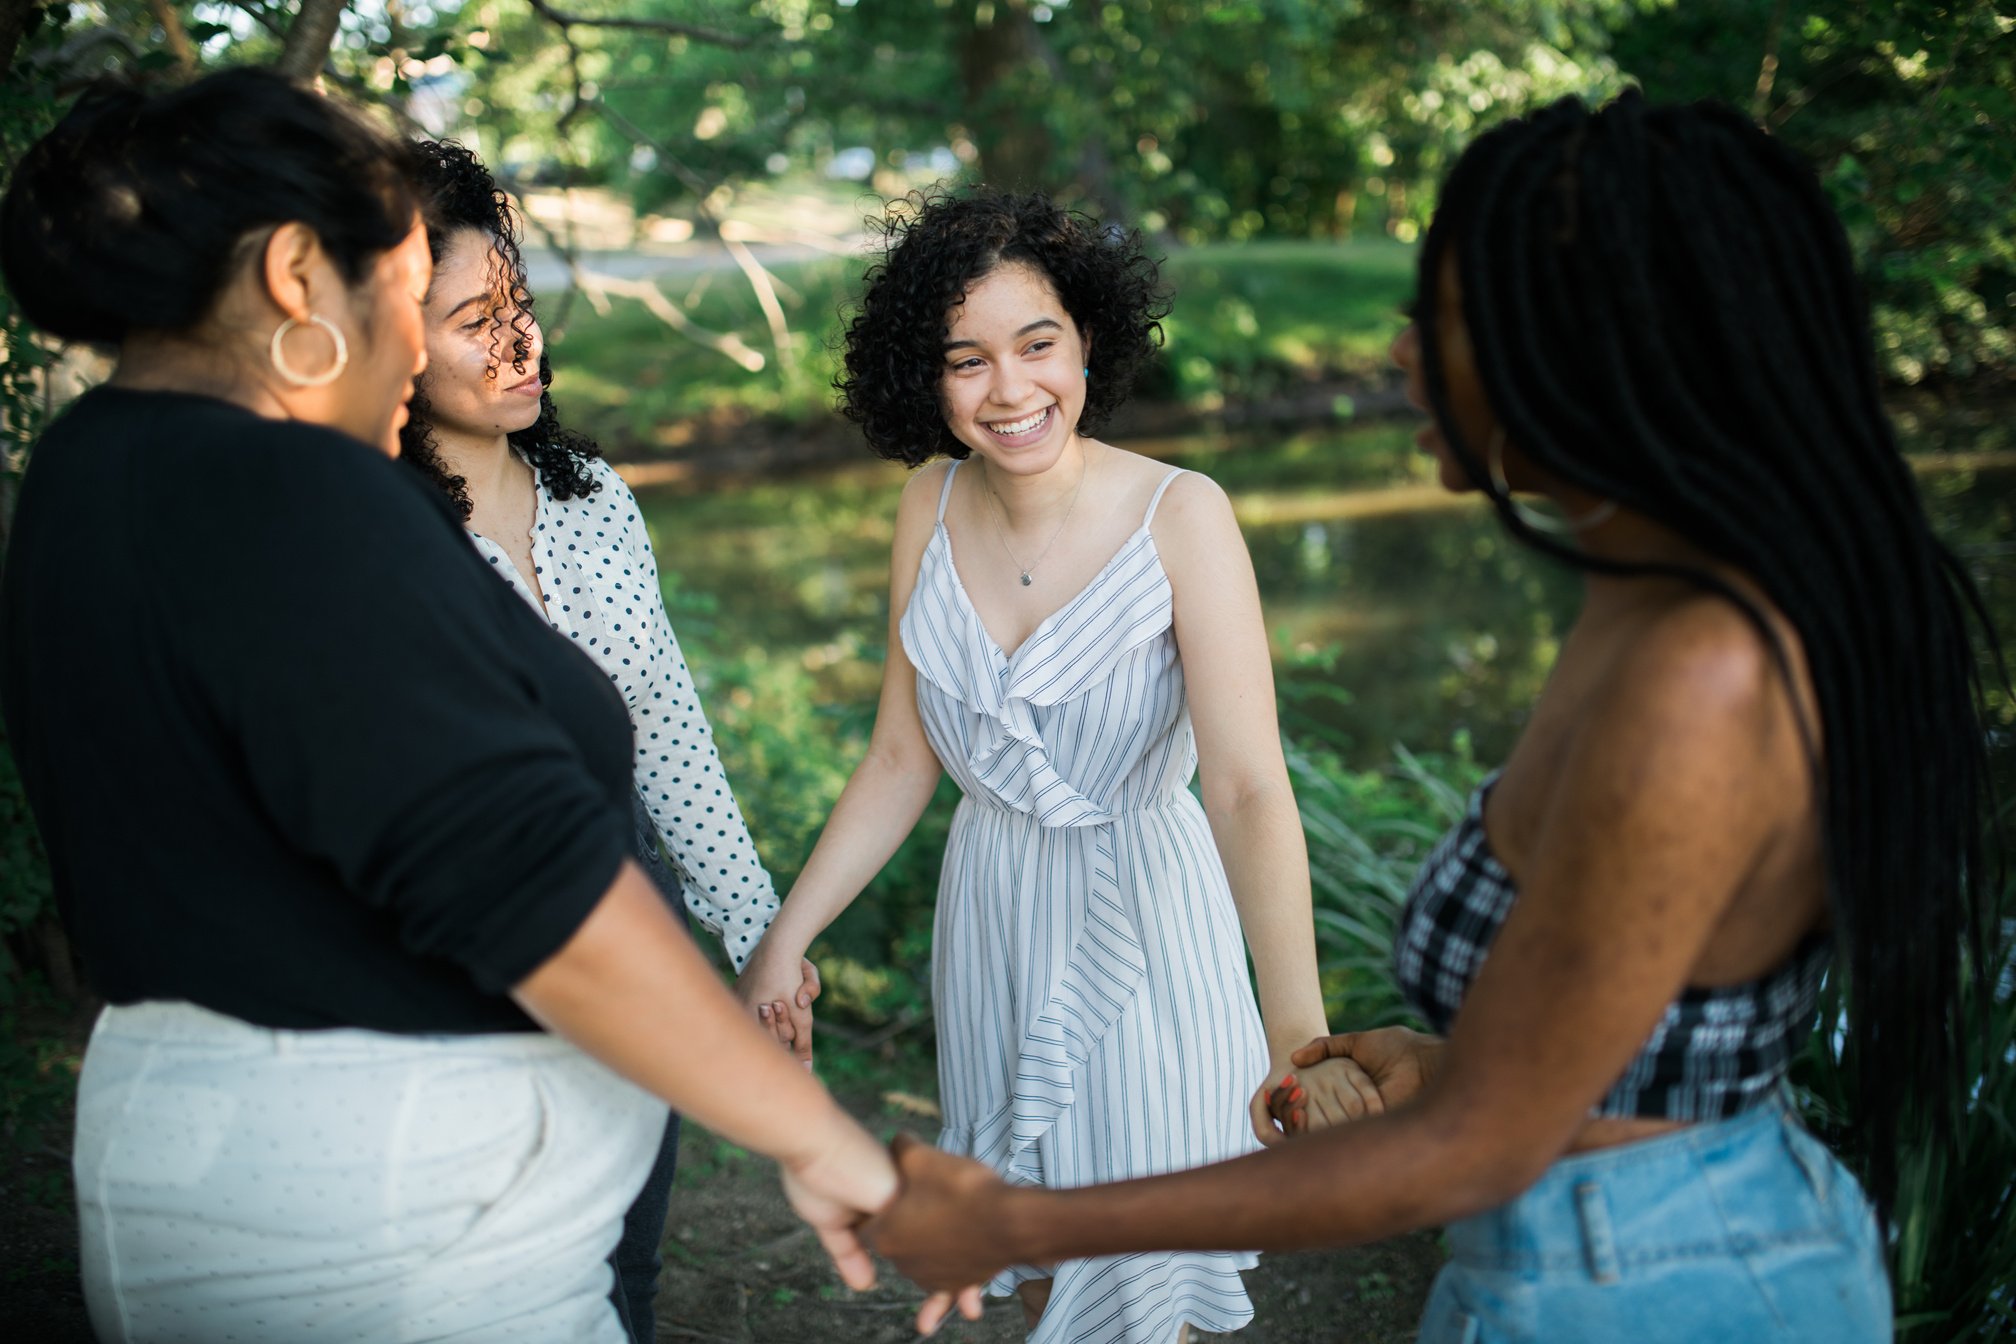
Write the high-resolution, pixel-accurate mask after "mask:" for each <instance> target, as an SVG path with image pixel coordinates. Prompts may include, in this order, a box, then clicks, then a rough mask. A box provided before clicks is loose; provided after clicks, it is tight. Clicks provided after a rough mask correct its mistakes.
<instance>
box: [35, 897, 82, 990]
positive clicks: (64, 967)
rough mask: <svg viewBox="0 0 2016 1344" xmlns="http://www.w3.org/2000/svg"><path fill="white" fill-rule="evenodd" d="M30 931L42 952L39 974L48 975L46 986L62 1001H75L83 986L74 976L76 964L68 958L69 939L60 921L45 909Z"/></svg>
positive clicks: (69, 955) (52, 912)
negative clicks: (47, 984) (40, 971)
mask: <svg viewBox="0 0 2016 1344" xmlns="http://www.w3.org/2000/svg"><path fill="white" fill-rule="evenodd" d="M30 932H31V933H32V935H33V936H34V939H35V946H36V949H37V950H38V951H39V952H40V953H41V955H42V973H43V974H44V975H46V976H48V977H49V988H51V989H53V990H55V991H56V994H57V996H58V997H60V998H62V999H63V1000H64V1001H65V1002H69V1003H75V1002H76V1001H77V999H78V998H79V997H80V996H81V994H82V993H83V985H82V983H81V982H80V981H79V980H78V979H77V963H76V962H75V961H74V960H73V959H72V957H71V953H70V939H69V937H68V936H67V935H66V934H64V932H63V923H62V921H61V920H59V919H57V918H56V912H55V911H54V910H50V911H47V912H45V913H44V914H43V916H42V917H41V918H40V919H38V920H36V921H35V923H34V926H33V927H32V929H31V930H30Z"/></svg>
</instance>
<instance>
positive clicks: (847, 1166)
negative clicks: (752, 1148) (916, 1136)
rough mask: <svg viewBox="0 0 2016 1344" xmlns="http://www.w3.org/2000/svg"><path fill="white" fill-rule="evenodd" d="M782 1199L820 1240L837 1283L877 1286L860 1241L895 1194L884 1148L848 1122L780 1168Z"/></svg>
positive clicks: (893, 1170)
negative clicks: (809, 1153) (809, 1151)
mask: <svg viewBox="0 0 2016 1344" xmlns="http://www.w3.org/2000/svg"><path fill="white" fill-rule="evenodd" d="M781 1166H782V1169H783V1170H782V1174H783V1179H784V1197H785V1198H786V1199H788V1200H790V1201H791V1208H792V1211H793V1212H795V1213H796V1214H797V1215H798V1216H799V1217H800V1218H802V1219H804V1220H805V1222H806V1224H807V1225H808V1226H810V1227H811V1229H812V1230H813V1231H814V1232H816V1233H817V1234H818V1236H819V1242H820V1244H821V1245H822V1246H824V1247H825V1248H826V1254H827V1255H828V1256H830V1257H832V1260H833V1267H834V1268H835V1269H836V1270H838V1271H839V1272H840V1278H841V1281H842V1282H844V1283H845V1284H846V1285H847V1286H848V1287H849V1288H853V1289H856V1290H857V1291H858V1290H860V1289H863V1288H873V1287H874V1286H875V1264H874V1262H873V1261H872V1260H870V1259H869V1258H868V1251H867V1248H866V1247H865V1246H863V1245H862V1242H861V1227H862V1224H863V1223H864V1222H865V1221H866V1219H867V1218H868V1217H869V1215H871V1214H873V1213H875V1212H876V1211H877V1210H880V1209H883V1208H885V1207H886V1206H887V1205H888V1203H889V1201H890V1200H891V1199H892V1198H894V1196H895V1194H896V1168H895V1166H894V1164H893V1163H891V1162H890V1160H889V1155H888V1154H887V1153H885V1152H884V1151H883V1150H882V1145H880V1144H879V1143H877V1142H875V1140H874V1139H873V1138H871V1137H870V1136H869V1134H868V1132H867V1131H866V1130H864V1129H862V1128H861V1127H860V1126H859V1125H857V1124H855V1123H854V1122H853V1121H851V1120H843V1121H842V1123H840V1124H838V1125H836V1126H834V1129H833V1137H832V1139H831V1141H829V1142H828V1143H827V1144H826V1145H825V1146H824V1147H823V1148H821V1149H820V1150H819V1151H818V1152H817V1153H815V1154H814V1155H812V1156H810V1157H807V1158H803V1159H800V1160H797V1161H791V1162H785V1163H782V1164H781Z"/></svg>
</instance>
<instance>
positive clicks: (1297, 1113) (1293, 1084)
mask: <svg viewBox="0 0 2016 1344" xmlns="http://www.w3.org/2000/svg"><path fill="white" fill-rule="evenodd" d="M1298 1068H1299V1071H1298V1072H1296V1073H1291V1074H1289V1075H1288V1076H1287V1077H1286V1078H1283V1079H1282V1080H1281V1082H1279V1083H1277V1084H1275V1086H1274V1089H1273V1090H1272V1091H1270V1092H1269V1093H1268V1094H1267V1109H1268V1112H1269V1113H1270V1114H1271V1115H1272V1117H1273V1119H1274V1122H1275V1123H1276V1124H1278V1125H1279V1126H1280V1127H1281V1132H1282V1133H1283V1134H1286V1135H1288V1136H1290V1137H1292V1136H1294V1135H1297V1134H1312V1133H1314V1132H1315V1131H1317V1130H1319V1129H1329V1128H1330V1127H1332V1126H1333V1125H1341V1124H1344V1123H1346V1122H1347V1121H1351V1120H1362V1119H1364V1118H1365V1117H1366V1116H1368V1115H1383V1114H1384V1113H1385V1111H1386V1103H1385V1101H1384V1099H1383V1098H1381V1097H1380V1095H1379V1089H1378V1088H1377V1087H1376V1086H1374V1085H1373V1082H1372V1078H1371V1075H1369V1074H1367V1073H1366V1072H1365V1070H1364V1069H1362V1068H1360V1067H1359V1066H1358V1063H1357V1061H1355V1060H1350V1059H1325V1060H1320V1061H1318V1062H1317V1063H1315V1064H1311V1065H1306V1066H1298Z"/></svg>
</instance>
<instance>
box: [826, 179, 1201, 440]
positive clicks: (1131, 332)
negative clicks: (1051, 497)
mask: <svg viewBox="0 0 2016 1344" xmlns="http://www.w3.org/2000/svg"><path fill="white" fill-rule="evenodd" d="M869 224H870V227H871V228H875V229H878V230H879V231H880V233H881V234H882V241H883V245H882V249H881V251H882V255H881V259H880V260H879V261H877V262H876V263H875V264H874V265H873V266H871V267H869V269H868V272H867V274H866V276H864V277H863V282H862V283H863V291H862V295H861V302H860V306H859V309H858V310H857V311H856V312H855V313H854V314H853V315H852V317H850V318H849V319H848V322H847V328H846V332H845V335H844V338H843V339H844V347H843V352H842V353H843V371H842V373H841V374H840V376H839V377H838V378H835V379H834V380H833V387H834V389H835V390H836V391H837V392H838V393H839V394H840V411H841V413H842V414H843V415H845V416H846V417H847V418H848V419H849V420H852V421H853V422H854V423H855V424H857V425H859V426H861V430H862V433H863V434H865V435H866V436H867V439H868V446H869V447H870V448H872V449H874V450H875V452H876V453H877V454H878V455H880V456H882V457H886V458H889V459H891V460H892V461H896V462H902V463H906V464H908V465H910V466H913V467H914V466H920V465H922V464H923V463H925V462H928V461H930V460H931V459H932V458H934V457H937V456H938V455H940V454H941V453H942V454H943V455H945V456H947V457H953V458H964V457H965V456H966V455H967V453H968V451H969V450H968V449H967V447H966V445H965V444H963V443H961V442H959V440H958V439H957V438H955V437H954V436H953V434H952V431H951V430H950V429H948V428H946V426H945V413H944V399H943V395H942V393H941V391H940V388H941V385H942V380H943V378H944V368H945V353H944V348H943V347H944V340H945V332H946V316H947V314H948V313H950V312H951V310H952V309H953V308H955V307H957V306H958V305H959V304H960V303H962V302H963V301H964V300H965V298H966V292H967V290H968V289H970V288H971V287H972V286H973V285H974V284H975V283H976V282H977V281H979V280H980V279H981V278H982V277H984V276H986V275H987V274H988V273H990V272H991V271H993V270H994V269H995V268H996V267H997V266H1000V265H1002V264H1003V263H1007V262H1019V263H1021V264H1023V265H1026V266H1032V267H1034V268H1035V269H1036V270H1038V271H1040V272H1041V273H1042V274H1043V275H1044V276H1045V277H1046V278H1047V279H1048V280H1049V281H1050V283H1051V284H1052V285H1054V286H1056V289H1057V295H1058V297H1059V298H1060V299H1062V300H1063V302H1064V309H1065V311H1066V312H1068V313H1069V314H1070V315H1071V320H1072V321H1074V322H1076V323H1077V324H1078V329H1079V331H1081V332H1082V333H1084V336H1085V339H1086V342H1087V344H1088V346H1089V355H1090V360H1089V368H1090V370H1091V372H1090V373H1089V374H1088V375H1087V381H1086V386H1085V410H1084V413H1083V414H1082V415H1081V416H1080V417H1079V420H1078V424H1077V431H1078V432H1079V433H1081V434H1093V433H1097V432H1098V431H1099V429H1100V428H1101V427H1102V426H1103V425H1104V424H1105V423H1106V422H1107V420H1108V418H1109V417H1111V416H1112V414H1113V412H1114V411H1116V410H1118V409H1119V408H1120V405H1121V403H1122V402H1124V401H1126V400H1127V394H1128V393H1129V392H1131V391H1132V390H1133V387H1134V379H1135V377H1136V375H1138V374H1139V373H1140V371H1141V369H1142V367H1143V366H1144V365H1145V364H1147V362H1148V361H1149V360H1150V359H1152V358H1154V356H1155V352H1156V349H1157V347H1159V346H1160V345H1161V343H1162V319H1163V318H1164V317H1166V316H1168V314H1169V293H1168V291H1167V289H1165V288H1164V287H1163V285H1162V280H1161V274H1160V268H1159V266H1158V263H1157V261H1156V259H1155V258H1154V257H1151V256H1149V255H1148V253H1147V252H1146V250H1145V249H1144V246H1143V242H1142V238H1141V235H1140V233H1139V232H1136V231H1130V230H1126V229H1123V228H1121V227H1119V226H1118V225H1110V224H1102V223H1100V222H1099V221H1098V220H1095V219H1093V218H1091V217H1090V216H1087V215H1083V214H1079V213H1076V212H1074V211H1069V210H1065V209H1063V208H1062V207H1060V206H1058V205H1057V204H1056V203H1054V202H1053V201H1051V200H1050V199H1049V198H1048V197H1046V196H1040V195H1014V194H1010V193H1006V192H998V191H993V190H989V189H987V188H980V189H978V190H975V191H970V192H960V193H950V192H940V191H932V192H915V193H912V194H911V195H910V196H907V197H904V198H903V199H902V200H900V201H894V202H891V203H890V205H889V208H888V209H887V211H886V212H885V213H884V214H883V217H882V218H881V219H880V220H879V221H877V220H870V221H869Z"/></svg>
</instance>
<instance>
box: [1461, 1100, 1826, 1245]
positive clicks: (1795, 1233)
mask: <svg viewBox="0 0 2016 1344" xmlns="http://www.w3.org/2000/svg"><path fill="white" fill-rule="evenodd" d="M1843 1187H1845V1189H1846V1191H1847V1192H1849V1193H1851V1194H1852V1195H1853V1198H1852V1199H1850V1200H1848V1201H1845V1202H1846V1203H1847V1204H1849V1205H1852V1206H1853V1208H1854V1209H1855V1210H1856V1211H1857V1212H1859V1211H1860V1210H1861V1209H1862V1208H1863V1207H1864V1205H1863V1203H1862V1201H1861V1198H1860V1193H1859V1190H1857V1189H1856V1187H1855V1186H1854V1182H1853V1180H1852V1178H1850V1177H1849V1176H1848V1174H1847V1172H1846V1171H1845V1170H1844V1169H1842V1168H1841V1166H1840V1165H1839V1163H1838V1162H1836V1161H1835V1160H1834V1158H1833V1157H1832V1155H1831V1154H1829V1153H1828V1152H1827V1150H1826V1149H1825V1148H1824V1147H1822V1146H1821V1144H1820V1143H1819V1141H1818V1140H1816V1139H1814V1138H1813V1137H1812V1136H1811V1135H1810V1134H1808V1133H1807V1132H1806V1131H1805V1129H1804V1128H1803V1127H1802V1126H1801V1125H1800V1124H1799V1121H1798V1119H1797V1118H1796V1116H1794V1115H1793V1113H1792V1109H1791V1106H1790V1103H1789V1101H1788V1100H1787V1098H1786V1096H1785V1093H1784V1091H1783V1090H1782V1089H1781V1090H1780V1091H1778V1092H1776V1093H1774V1094H1773V1095H1772V1096H1771V1097H1770V1098H1769V1099H1767V1100H1766V1101H1764V1102H1763V1103H1761V1104H1759V1105H1758V1106H1756V1107H1754V1108H1752V1109H1751V1110H1748V1111H1745V1112H1744V1113H1743V1114H1741V1115H1737V1116H1733V1117H1731V1118H1730V1119H1727V1120H1720V1121H1713V1122H1709V1123H1704V1124H1697V1125H1690V1126H1688V1127H1687V1128H1685V1129H1680V1130H1676V1131H1674V1132H1672V1133H1670V1134H1663V1135H1660V1136H1659V1137H1657V1138H1652V1139H1646V1140H1642V1141H1640V1142H1637V1143H1629V1144H1622V1145H1619V1146H1617V1147H1614V1148H1602V1149H1597V1150H1594V1151H1592V1152H1586V1153H1577V1154H1575V1155H1573V1156H1570V1157H1564V1158H1562V1159H1561V1160H1559V1161H1558V1162H1556V1163H1554V1165H1553V1166H1551V1167H1549V1168H1548V1169H1547V1171H1546V1173H1545V1174H1544V1175H1542V1176H1541V1178H1540V1179H1539V1180H1538V1181H1537V1182H1535V1183H1534V1185H1533V1186H1532V1188H1531V1189H1529V1190H1527V1191H1526V1192H1525V1193H1524V1194H1522V1195H1520V1196H1519V1197H1518V1198H1516V1199H1514V1200H1512V1201H1510V1202H1509V1203H1506V1204H1504V1205H1501V1206H1500V1207H1498V1208H1496V1209H1491V1210H1488V1211H1486V1212H1484V1213H1481V1214H1477V1215H1476V1216H1474V1217H1471V1218H1466V1219H1463V1220H1461V1221H1460V1222H1457V1223H1452V1224H1451V1225H1450V1226H1449V1228H1448V1229H1447V1231H1448V1237H1449V1245H1450V1250H1451V1253H1452V1255H1453V1256H1454V1258H1455V1259H1456V1260H1457V1261H1459V1262H1461V1263H1463V1264H1465V1265H1468V1266H1470V1267H1473V1268H1479V1269H1490V1270H1500V1271H1513V1272H1520V1273H1527V1274H1548V1275H1555V1274H1567V1275H1572V1276H1576V1277H1582V1278H1587V1279H1590V1280H1594V1281H1596V1282H1598V1283H1614V1282H1617V1281H1619V1280H1621V1279H1623V1278H1627V1277H1629V1275H1630V1273H1631V1271H1632V1270H1633V1269H1634V1268H1635V1267H1640V1266H1648V1265H1656V1264H1664V1263H1668V1262H1671V1261H1675V1260H1682V1259H1691V1258H1701V1257H1710V1256H1725V1255H1729V1254H1732V1253H1735V1254H1746V1253H1749V1252H1752V1251H1755V1250H1759V1249H1763V1248H1768V1247H1771V1246H1781V1245H1790V1244H1794V1243H1798V1242H1804V1241H1831V1240H1835V1239H1837V1238H1838V1237H1839V1236H1840V1234H1841V1227H1842V1223H1843V1218H1844V1213H1843V1210H1842V1208H1841V1203H1842V1202H1841V1201H1837V1200H1836V1199H1835V1195H1836V1194H1837V1193H1838V1192H1839V1191H1840V1190H1841V1188H1843Z"/></svg>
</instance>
